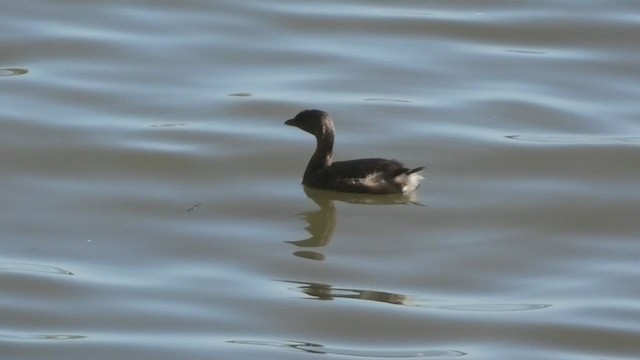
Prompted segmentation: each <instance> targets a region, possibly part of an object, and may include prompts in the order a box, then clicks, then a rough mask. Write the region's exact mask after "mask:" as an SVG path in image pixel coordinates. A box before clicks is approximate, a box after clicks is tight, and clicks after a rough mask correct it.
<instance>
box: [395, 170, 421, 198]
mask: <svg viewBox="0 0 640 360" xmlns="http://www.w3.org/2000/svg"><path fill="white" fill-rule="evenodd" d="M423 179H424V176H422V175H421V174H420V173H419V172H417V173H413V174H409V175H407V174H401V175H398V176H396V177H395V179H394V181H395V182H396V184H398V185H399V186H401V187H402V192H403V193H408V192H412V191H413V190H415V189H417V188H418V186H420V181H422V180H423Z"/></svg>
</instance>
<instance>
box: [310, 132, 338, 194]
mask: <svg viewBox="0 0 640 360" xmlns="http://www.w3.org/2000/svg"><path fill="white" fill-rule="evenodd" d="M333 141H334V132H333V131H324V132H323V133H322V134H318V135H317V136H316V142H317V143H316V151H315V152H314V153H313V155H312V156H311V160H309V164H308V165H307V169H306V170H305V171H304V177H303V182H307V181H306V180H308V179H309V177H310V176H312V175H313V174H314V173H316V172H318V171H320V170H322V169H324V168H326V167H327V166H329V165H331V162H332V161H333Z"/></svg>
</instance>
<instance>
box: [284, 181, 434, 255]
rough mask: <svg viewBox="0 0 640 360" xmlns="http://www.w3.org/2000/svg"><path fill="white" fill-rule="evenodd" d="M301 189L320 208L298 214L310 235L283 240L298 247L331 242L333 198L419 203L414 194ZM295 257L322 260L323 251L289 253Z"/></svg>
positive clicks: (352, 201)
mask: <svg viewBox="0 0 640 360" xmlns="http://www.w3.org/2000/svg"><path fill="white" fill-rule="evenodd" d="M304 192H305V193H306V194H307V197H309V198H310V199H311V200H313V202H315V203H316V204H317V205H318V206H319V207H320V209H319V210H313V211H306V212H303V213H301V214H299V216H300V217H301V218H303V219H304V220H305V221H306V222H307V224H308V225H307V227H305V230H307V231H308V232H309V234H310V235H311V236H310V237H308V238H306V239H301V240H295V241H285V242H286V243H289V244H293V245H295V246H297V247H301V248H312V247H323V246H326V245H328V244H329V242H331V239H332V238H333V230H334V229H335V227H336V207H335V205H334V201H343V202H346V203H350V204H363V205H398V204H405V205H419V206H424V205H422V204H420V203H419V202H417V200H416V194H415V193H409V194H388V195H370V194H355V193H341V192H336V191H327V190H317V189H313V188H310V187H307V186H305V187H304ZM293 254H294V255H295V256H298V257H302V258H306V259H312V260H324V258H325V256H324V254H322V253H320V252H317V251H312V250H300V251H296V252H294V253H293Z"/></svg>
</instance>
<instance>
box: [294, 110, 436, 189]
mask: <svg viewBox="0 0 640 360" xmlns="http://www.w3.org/2000/svg"><path fill="white" fill-rule="evenodd" d="M285 124H287V125H291V126H295V127H298V128H300V129H302V130H304V131H306V132H308V133H310V134H312V135H314V136H315V137H316V141H317V145H316V151H315V152H314V153H313V155H312V156H311V160H309V164H308V165H307V169H306V170H305V171H304V176H303V177H302V183H303V184H304V185H306V186H309V187H312V188H317V189H327V190H336V191H342V192H353V193H366V194H401V193H408V192H411V191H413V190H415V189H416V188H417V187H418V186H419V185H420V181H421V180H422V179H423V177H422V175H420V172H421V171H422V170H424V166H422V167H417V168H415V169H409V168H406V167H405V166H404V164H402V163H401V162H399V161H396V160H387V159H379V158H369V159H357V160H349V161H337V162H333V141H334V138H335V132H336V129H335V126H334V125H333V120H332V119H331V117H330V116H329V114H327V113H326V112H324V111H322V110H304V111H301V112H300V113H298V115H296V117H294V118H293V119H289V120H287V121H285Z"/></svg>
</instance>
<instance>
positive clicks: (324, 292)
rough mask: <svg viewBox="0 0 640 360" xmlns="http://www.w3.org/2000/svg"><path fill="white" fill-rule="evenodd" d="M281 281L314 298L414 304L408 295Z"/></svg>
mask: <svg viewBox="0 0 640 360" xmlns="http://www.w3.org/2000/svg"><path fill="white" fill-rule="evenodd" d="M280 281H282V282H286V283H290V284H296V285H298V286H297V287H296V289H295V290H296V291H300V292H301V293H303V294H306V295H308V296H311V297H312V298H314V299H316V300H335V299H356V300H369V301H377V302H382V303H387V304H392V305H405V306H416V304H414V302H413V301H412V300H411V298H410V297H409V296H408V295H402V294H396V293H390V292H384V291H376V290H364V289H347V288H337V287H333V286H332V285H329V284H322V283H314V282H304V281H292V280H280Z"/></svg>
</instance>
